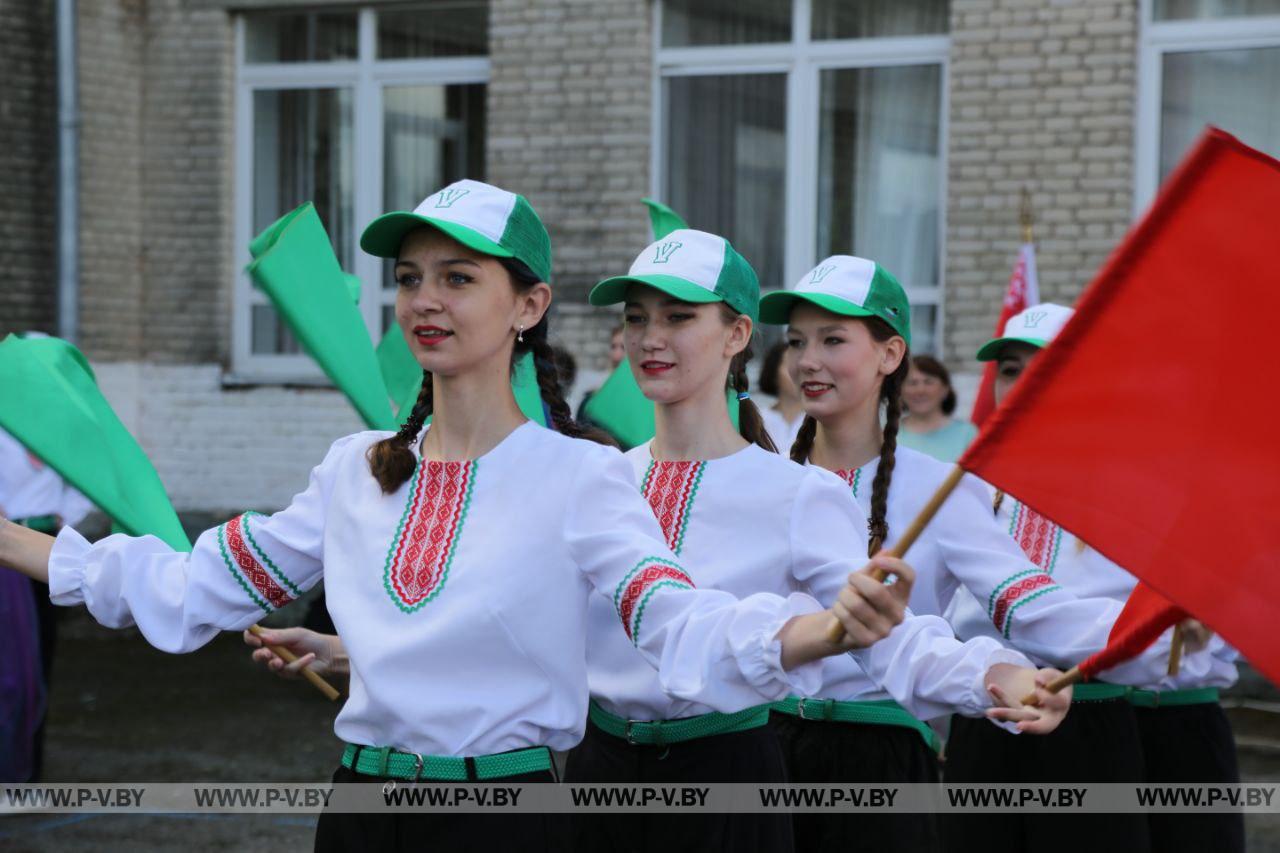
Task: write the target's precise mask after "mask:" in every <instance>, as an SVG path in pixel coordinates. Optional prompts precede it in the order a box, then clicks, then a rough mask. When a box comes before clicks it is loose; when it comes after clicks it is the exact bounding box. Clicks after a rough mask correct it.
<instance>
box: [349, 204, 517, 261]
mask: <svg viewBox="0 0 1280 853" xmlns="http://www.w3.org/2000/svg"><path fill="white" fill-rule="evenodd" d="M423 226H430V227H432V228H435V229H437V230H439V231H443V232H444V233H445V234H447V235H448V236H450V237H452V238H453V239H455V240H457V241H458V242H459V243H461V244H462V245H464V246H466V247H467V248H468V249H474V250H475V251H477V252H480V253H481V254H483V255H492V256H493V257H495V258H514V257H515V253H514V252H512V251H511V250H509V249H504V248H503V247H502V246H500V245H498V244H497V243H495V242H494V241H493V240H490V239H489V238H488V237H486V236H485V235H483V234H481V233H480V232H479V231H476V230H475V229H473V228H468V227H467V226H465V225H459V224H458V223H456V222H449V221H448V220H445V219H434V218H432V217H430V216H422V215H420V214H417V213H408V212H405V211H396V212H395V213H384V214H383V215H382V216H379V217H378V218H377V219H375V220H373V221H372V222H370V223H369V227H368V228H366V229H364V233H363V234H361V235H360V248H361V249H364V250H365V251H366V252H368V253H369V254H371V255H373V256H374V257H377V258H391V259H392V260H394V259H396V258H397V257H399V256H400V244H401V243H403V242H404V237H405V235H406V234H408V233H409V232H410V231H413V230H415V229H417V228H422V227H423Z"/></svg>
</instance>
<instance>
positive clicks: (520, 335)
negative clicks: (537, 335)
mask: <svg viewBox="0 0 1280 853" xmlns="http://www.w3.org/2000/svg"><path fill="white" fill-rule="evenodd" d="M516 343H518V344H522V343H524V326H521V327H520V328H518V329H516Z"/></svg>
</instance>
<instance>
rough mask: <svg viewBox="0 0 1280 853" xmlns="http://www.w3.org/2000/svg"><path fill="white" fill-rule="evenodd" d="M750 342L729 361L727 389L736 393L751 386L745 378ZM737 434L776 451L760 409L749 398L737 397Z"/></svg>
mask: <svg viewBox="0 0 1280 853" xmlns="http://www.w3.org/2000/svg"><path fill="white" fill-rule="evenodd" d="M752 355H753V353H752V351H751V344H747V348H746V349H744V350H743V351H742V352H740V353H738V354H737V355H735V356H734V357H733V361H731V362H729V390H730V391H733V392H735V393H737V394H745V393H747V392H748V390H749V389H750V387H751V381H750V380H749V379H748V378H747V362H749V361H751V356H752ZM738 434H739V435H741V436H742V437H743V438H745V439H746V440H747V441H749V442H751V443H752V444H758V445H759V446H760V447H763V448H764V449H765V450H767V451H769V452H770V453H777V452H778V446H777V445H776V444H774V443H773V439H772V438H771V437H770V436H769V431H768V430H767V429H765V427H764V418H762V417H760V409H759V408H758V407H757V406H756V404H755V403H754V402H752V400H751V398H750V397H748V398H747V399H745V400H743V399H742V398H741V397H739V398H738Z"/></svg>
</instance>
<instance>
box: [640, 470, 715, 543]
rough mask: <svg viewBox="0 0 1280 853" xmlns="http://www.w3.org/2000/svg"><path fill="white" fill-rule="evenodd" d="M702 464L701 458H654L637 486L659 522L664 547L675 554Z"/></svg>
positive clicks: (700, 476) (699, 478) (681, 541)
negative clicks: (685, 460) (665, 543)
mask: <svg viewBox="0 0 1280 853" xmlns="http://www.w3.org/2000/svg"><path fill="white" fill-rule="evenodd" d="M706 467H707V463H705V462H659V461H657V460H656V459H655V460H654V461H653V462H650V463H649V470H648V471H646V472H645V475H644V482H643V483H642V484H641V486H640V491H641V492H642V493H643V494H644V496H645V499H646V500H648V501H649V506H650V507H652V508H653V514H654V515H655V516H657V518H658V523H659V524H661V525H662V533H663V535H664V536H665V537H666V539H667V547H668V548H670V549H671V550H672V552H673V553H675V554H677V555H679V553H680V549H681V548H683V547H684V534H685V530H686V529H687V528H688V526H689V513H690V511H691V510H692V509H693V501H694V498H696V497H697V496H698V486H699V485H701V484H702V472H703V471H704V470H706Z"/></svg>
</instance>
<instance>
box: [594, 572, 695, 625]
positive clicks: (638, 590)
mask: <svg viewBox="0 0 1280 853" xmlns="http://www.w3.org/2000/svg"><path fill="white" fill-rule="evenodd" d="M664 586H669V587H675V588H677V589H693V588H694V586H693V581H692V580H691V579H690V578H689V576H688V575H687V574H685V571H684V569H682V568H680V565H679V564H678V563H673V562H672V561H670V560H664V559H663V558H661V557H645V558H644V559H643V560H641V561H640V562H638V563H636V564H635V565H634V566H632V567H631V571H629V572H627V574H626V576H625V577H624V578H623V579H622V582H621V583H619V584H618V588H617V589H616V590H614V593H613V606H614V607H615V608H616V609H617V611H618V618H620V619H621V620H622V626H623V627H624V628H625V629H626V631H627V637H629V638H630V639H631V642H632V643H635V642H637V640H636V638H637V637H639V636H640V623H641V621H643V619H644V609H645V607H646V606H647V605H648V603H649V599H650V598H652V597H653V594H654V593H655V592H657V591H658V590H659V589H660V588H662V587H664Z"/></svg>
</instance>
